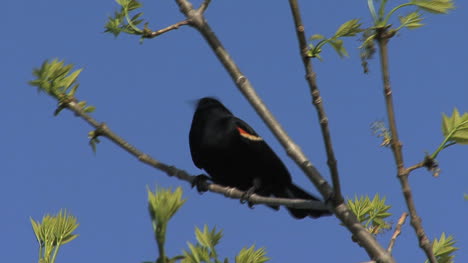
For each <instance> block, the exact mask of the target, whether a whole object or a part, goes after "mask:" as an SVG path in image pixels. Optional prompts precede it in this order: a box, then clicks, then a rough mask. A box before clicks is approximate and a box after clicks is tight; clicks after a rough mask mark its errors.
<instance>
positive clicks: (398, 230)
mask: <svg viewBox="0 0 468 263" xmlns="http://www.w3.org/2000/svg"><path fill="white" fill-rule="evenodd" d="M407 217H408V213H406V212H404V213H403V214H401V216H400V219H398V223H397V225H396V227H395V231H394V232H393V235H392V238H391V239H390V243H389V244H388V248H387V251H388V253H392V250H393V246H394V245H395V241H396V239H397V237H398V236H399V235H400V234H401V227H402V226H403V224H404V223H405V221H406V218H407Z"/></svg>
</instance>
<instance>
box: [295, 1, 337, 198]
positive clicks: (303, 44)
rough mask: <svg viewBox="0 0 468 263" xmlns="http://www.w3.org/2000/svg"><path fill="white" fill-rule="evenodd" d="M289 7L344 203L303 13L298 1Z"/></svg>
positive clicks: (335, 193)
mask: <svg viewBox="0 0 468 263" xmlns="http://www.w3.org/2000/svg"><path fill="white" fill-rule="evenodd" d="M289 6H290V8H291V12H292V15H293V18H294V25H295V28H296V34H297V39H298V41H299V53H300V55H301V58H302V62H303V63H304V68H305V72H306V79H307V83H308V84H309V88H310V93H311V95H312V104H314V106H315V109H316V110H317V115H318V119H319V122H320V128H321V130H322V137H323V141H324V143H325V150H326V152H327V158H328V160H327V164H328V167H329V169H330V174H331V178H332V181H333V190H334V199H335V200H334V201H335V202H337V204H339V203H342V202H344V199H343V196H342V194H341V187H340V178H339V174H338V167H337V161H336V159H335V154H334V152H333V145H332V140H331V136H330V130H329V127H328V118H327V115H326V114H325V108H324V106H323V103H322V98H321V97H320V91H319V89H318V86H317V82H316V74H315V72H314V69H313V67H312V63H311V59H310V57H309V56H308V55H307V50H308V48H307V41H306V37H305V33H304V32H305V28H304V25H303V24H302V19H301V13H300V9H299V4H298V3H297V0H289Z"/></svg>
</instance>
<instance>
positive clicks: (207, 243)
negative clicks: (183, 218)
mask: <svg viewBox="0 0 468 263" xmlns="http://www.w3.org/2000/svg"><path fill="white" fill-rule="evenodd" d="M185 201H186V200H185V199H182V189H181V188H180V187H178V188H177V189H176V190H175V191H172V190H170V189H156V190H155V191H154V192H152V191H150V190H149V189H148V203H149V205H148V207H149V212H150V217H151V221H152V225H153V231H154V234H155V238H156V243H157V244H158V249H159V257H158V259H157V260H156V263H174V262H178V261H180V262H181V263H221V262H223V263H229V259H228V258H225V259H224V260H223V261H221V260H220V259H219V255H218V253H217V251H216V246H217V245H218V244H219V241H220V240H221V238H222V236H223V234H222V231H217V230H216V227H214V228H213V229H211V230H210V229H209V228H208V226H206V225H205V226H204V227H203V230H201V229H199V228H198V227H196V228H195V237H196V240H197V243H196V244H192V243H190V242H188V243H187V245H188V250H183V252H182V255H177V256H174V257H172V258H169V257H167V256H166V253H165V249H164V245H165V239H166V230H167V225H168V223H169V220H170V219H171V218H172V217H173V216H174V215H175V213H176V212H177V211H178V210H179V209H180V208H181V207H182V205H183V204H184V203H185ZM266 261H268V258H267V257H266V253H265V250H264V249H263V248H260V249H255V247H254V246H251V247H250V248H243V249H242V250H241V251H240V252H239V253H238V254H237V256H236V258H235V262H236V263H263V262H266ZM145 263H150V261H148V262H145Z"/></svg>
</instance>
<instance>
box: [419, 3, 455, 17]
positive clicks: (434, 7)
mask: <svg viewBox="0 0 468 263" xmlns="http://www.w3.org/2000/svg"><path fill="white" fill-rule="evenodd" d="M411 3H412V4H413V5H415V6H417V7H419V8H421V9H423V10H425V11H427V12H430V13H434V14H447V13H448V12H449V11H450V10H453V9H455V5H454V3H453V1H452V0H412V1H411Z"/></svg>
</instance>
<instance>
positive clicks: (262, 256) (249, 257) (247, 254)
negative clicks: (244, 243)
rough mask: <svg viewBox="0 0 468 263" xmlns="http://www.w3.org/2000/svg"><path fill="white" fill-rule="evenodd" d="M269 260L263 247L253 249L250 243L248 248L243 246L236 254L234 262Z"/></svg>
mask: <svg viewBox="0 0 468 263" xmlns="http://www.w3.org/2000/svg"><path fill="white" fill-rule="evenodd" d="M268 260H270V259H269V258H268V257H266V251H265V249H264V248H259V249H257V250H256V249H255V246H254V245H252V246H251V247H250V248H248V249H246V248H245V247H244V248H242V250H241V251H240V252H239V254H238V255H237V256H236V261H235V262H236V263H263V262H267V261H268Z"/></svg>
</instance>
